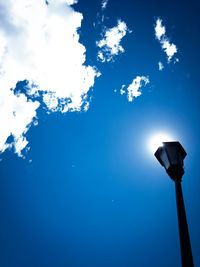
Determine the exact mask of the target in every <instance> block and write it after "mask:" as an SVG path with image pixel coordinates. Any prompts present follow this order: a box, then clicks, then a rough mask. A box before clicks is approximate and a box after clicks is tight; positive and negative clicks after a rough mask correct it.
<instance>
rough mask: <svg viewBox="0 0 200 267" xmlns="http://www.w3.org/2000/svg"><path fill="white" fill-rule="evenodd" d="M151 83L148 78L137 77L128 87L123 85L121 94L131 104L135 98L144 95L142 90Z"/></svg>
mask: <svg viewBox="0 0 200 267" xmlns="http://www.w3.org/2000/svg"><path fill="white" fill-rule="evenodd" d="M148 83H149V78H148V77H147V76H136V77H135V78H134V79H133V81H132V83H131V84H129V85H128V86H126V85H122V87H121V89H120V94H121V95H125V94H126V96H127V98H128V101H129V102H132V101H133V100H134V98H136V97H138V96H140V95H141V94H142V92H141V88H142V87H143V86H146V85H147V84H148Z"/></svg>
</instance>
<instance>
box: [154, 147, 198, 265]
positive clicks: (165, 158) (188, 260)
mask: <svg viewBox="0 0 200 267" xmlns="http://www.w3.org/2000/svg"><path fill="white" fill-rule="evenodd" d="M154 155H155V157H156V158H157V160H158V161H159V162H160V164H161V165H162V166H163V167H164V168H165V170H166V172H167V174H168V175H169V176H170V178H171V179H172V180H173V181H174V182H175V188H176V204H177V213H178V226H179V238H180V248H181V260H182V267H193V266H194V264H193V258H192V249H191V244H190V236H189V230H188V225H187V219H186V213H185V205H184V200H183V193H182V187H181V181H182V176H183V174H184V163H183V160H184V158H185V157H186V155H187V153H186V152H185V150H184V148H183V147H182V145H181V144H180V143H179V142H163V145H162V146H160V147H159V148H158V149H157V151H156V152H155V154H154Z"/></svg>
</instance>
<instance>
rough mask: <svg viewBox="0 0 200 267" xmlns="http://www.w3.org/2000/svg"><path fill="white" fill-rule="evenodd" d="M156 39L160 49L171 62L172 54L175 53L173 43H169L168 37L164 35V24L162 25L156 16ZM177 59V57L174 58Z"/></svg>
mask: <svg viewBox="0 0 200 267" xmlns="http://www.w3.org/2000/svg"><path fill="white" fill-rule="evenodd" d="M154 30H155V36H156V39H157V40H158V41H159V42H160V44H161V47H162V49H163V50H164V52H165V53H166V55H167V61H168V63H170V62H171V59H172V58H173V56H174V55H175V54H176V53H177V47H176V45H175V44H173V43H170V41H169V38H168V37H167V36H166V29H165V26H163V25H162V20H161V19H160V18H158V19H157V20H156V25H155V27H154ZM175 61H177V59H175Z"/></svg>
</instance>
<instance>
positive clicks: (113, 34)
mask: <svg viewBox="0 0 200 267" xmlns="http://www.w3.org/2000/svg"><path fill="white" fill-rule="evenodd" d="M127 31H128V27H127V25H126V23H125V22H123V21H121V20H118V22H117V26H115V27H113V28H109V29H106V31H105V33H104V35H103V38H102V39H101V40H100V41H98V42H96V45H97V47H98V48H99V52H98V55H97V57H98V59H99V60H100V61H101V62H106V61H107V62H109V61H111V60H113V58H114V56H117V55H118V54H120V53H123V52H124V48H123V47H122V46H121V45H120V42H121V40H122V38H123V37H124V36H125V35H126V33H127Z"/></svg>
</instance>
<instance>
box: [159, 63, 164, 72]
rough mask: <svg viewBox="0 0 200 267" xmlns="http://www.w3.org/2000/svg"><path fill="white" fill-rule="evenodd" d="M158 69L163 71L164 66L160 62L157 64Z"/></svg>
mask: <svg viewBox="0 0 200 267" xmlns="http://www.w3.org/2000/svg"><path fill="white" fill-rule="evenodd" d="M158 69H159V70H160V71H162V70H163V69H164V65H163V63H162V62H161V61H159V62H158Z"/></svg>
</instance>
